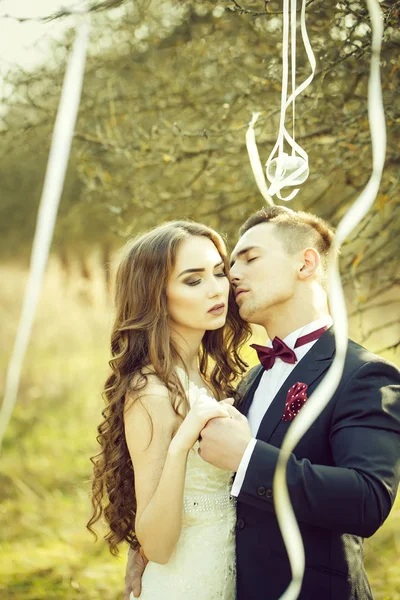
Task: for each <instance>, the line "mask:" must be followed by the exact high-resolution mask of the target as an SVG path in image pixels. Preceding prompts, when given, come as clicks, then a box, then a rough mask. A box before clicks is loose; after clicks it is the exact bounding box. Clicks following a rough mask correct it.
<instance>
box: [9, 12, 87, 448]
mask: <svg viewBox="0 0 400 600" xmlns="http://www.w3.org/2000/svg"><path fill="white" fill-rule="evenodd" d="M78 19H79V24H78V25H77V32H76V38H75V41H74V44H73V47H72V50H71V53H70V57H69V60H68V65H67V68H66V72H65V76H64V82H63V87H62V91H61V98H60V104H59V107H58V111H57V117H56V122H55V126H54V131H53V137H52V143H51V149H50V155H49V160H48V163H47V170H46V176H45V180H44V186H43V191H42V196H41V199H40V204H39V212H38V218H37V223H36V230H35V237H34V240H33V247H32V255H31V265H30V271H29V278H28V283H27V286H26V290H25V296H24V300H23V306H22V314H21V318H20V322H19V325H18V331H17V336H16V340H15V344H14V348H13V353H12V356H11V359H10V363H9V366H8V371H7V378H6V388H5V394H4V400H3V404H2V407H1V411H0V449H1V445H2V442H3V438H4V434H5V431H6V429H7V426H8V423H9V421H10V418H11V415H12V411H13V409H14V406H15V402H16V399H17V394H18V388H19V383H20V379H21V370H22V365H23V362H24V358H25V354H26V351H27V348H28V344H29V339H30V336H31V331H32V326H33V322H34V319H35V313H36V308H37V304H38V301H39V296H40V291H41V287H42V283H43V277H44V272H45V268H46V264H47V259H48V255H49V250H50V245H51V240H52V238H53V232H54V226H55V221H56V216H57V211H58V205H59V203H60V198H61V193H62V189H63V185H64V179H65V173H66V170H67V166H68V158H69V154H70V149H71V143H72V138H73V134H74V129H75V123H76V119H77V115H78V108H79V103H80V97H81V90H82V83H83V76H84V70H85V62H86V54H87V46H88V40H89V23H88V20H87V17H82V16H79V17H78Z"/></svg>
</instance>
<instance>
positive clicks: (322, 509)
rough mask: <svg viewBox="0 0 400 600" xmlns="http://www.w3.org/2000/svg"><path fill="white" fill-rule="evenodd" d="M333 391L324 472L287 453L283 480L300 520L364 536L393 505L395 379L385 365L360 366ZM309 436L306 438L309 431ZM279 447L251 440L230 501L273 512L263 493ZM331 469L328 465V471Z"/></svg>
mask: <svg viewBox="0 0 400 600" xmlns="http://www.w3.org/2000/svg"><path fill="white" fill-rule="evenodd" d="M342 386H343V387H342V389H339V390H338V392H337V393H336V396H335V398H334V399H333V400H332V401H333V402H334V401H335V402H336V404H335V407H334V410H333V416H332V421H331V426H330V430H328V431H327V435H328V436H329V441H330V448H331V454H332V461H331V463H332V464H330V465H329V466H328V465H323V464H311V462H310V461H309V460H307V459H306V458H303V459H301V460H298V459H297V458H296V456H295V455H294V454H292V455H291V457H290V459H289V462H288V466H287V481H288V487H289V492H290V497H291V501H292V504H293V508H294V510H295V513H296V516H297V518H298V519H299V520H300V521H303V522H305V523H308V524H311V525H317V526H320V527H326V528H329V529H331V530H335V531H339V532H342V533H352V534H355V535H359V536H362V537H369V536H371V535H372V534H373V533H375V531H376V530H377V529H378V528H379V527H380V526H381V525H382V523H383V521H384V520H385V519H386V517H387V516H388V514H389V512H390V509H391V507H392V505H393V502H394V499H395V496H396V491H397V487H398V483H399V477H400V373H399V371H398V370H397V369H396V368H395V367H394V366H393V365H391V364H389V363H385V362H380V361H378V360H377V361H376V362H370V363H366V364H364V365H363V366H362V367H360V368H359V369H358V370H357V371H356V373H355V374H353V375H352V376H351V377H350V378H349V379H348V380H347V382H346V383H345V384H342ZM310 435H312V432H310ZM278 454H279V449H278V448H276V447H274V446H272V445H271V444H268V443H266V442H263V441H260V440H258V441H257V444H256V446H255V448H254V451H253V454H252V457H251V460H250V463H249V466H248V469H247V472H246V477H245V480H244V482H243V486H242V489H241V493H240V494H239V497H238V500H239V501H241V502H245V503H248V504H251V505H253V506H256V507H258V508H262V509H265V510H266V511H274V505H273V498H272V497H271V495H272V494H271V493H269V494H265V495H263V496H261V497H260V495H259V494H258V490H259V488H260V487H263V488H264V489H270V490H272V480H273V476H274V471H275V466H276V463H277V459H278ZM332 465H333V466H332Z"/></svg>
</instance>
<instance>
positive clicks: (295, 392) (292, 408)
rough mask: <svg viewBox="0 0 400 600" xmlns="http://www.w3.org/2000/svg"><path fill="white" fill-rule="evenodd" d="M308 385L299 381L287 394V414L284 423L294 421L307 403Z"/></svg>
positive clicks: (283, 419) (284, 415)
mask: <svg viewBox="0 0 400 600" xmlns="http://www.w3.org/2000/svg"><path fill="white" fill-rule="evenodd" d="M307 390H308V385H307V384H306V383H302V382H301V381H298V382H297V383H295V384H294V385H292V387H291V388H290V390H289V391H288V393H287V396H286V404H285V412H284V413H283V417H282V421H293V419H294V418H295V416H296V415H297V413H298V412H299V410H300V409H301V407H302V406H304V404H305V403H306V402H307Z"/></svg>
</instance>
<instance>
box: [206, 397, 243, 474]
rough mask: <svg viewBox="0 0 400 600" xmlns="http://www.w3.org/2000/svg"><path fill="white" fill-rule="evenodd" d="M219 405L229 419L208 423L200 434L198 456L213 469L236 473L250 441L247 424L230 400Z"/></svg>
mask: <svg viewBox="0 0 400 600" xmlns="http://www.w3.org/2000/svg"><path fill="white" fill-rule="evenodd" d="M220 404H221V405H222V406H223V407H225V408H226V410H227V411H228V412H229V416H230V417H231V418H230V419H226V418H221V417H216V418H213V419H210V420H209V421H208V423H207V425H206V426H205V427H204V428H203V429H202V431H201V433H200V448H199V455H200V456H201V458H202V459H203V460H205V461H206V462H208V463H210V464H212V465H214V466H215V467H218V468H220V469H225V470H226V471H234V472H236V471H237V470H238V467H239V465H240V461H241V460H242V457H243V454H244V451H245V450H246V448H247V445H248V443H249V442H250V440H251V439H252V435H251V431H250V427H249V422H248V420H247V419H246V417H245V416H244V415H242V414H241V413H240V412H239V411H238V410H237V409H236V408H235V407H234V406H232V404H233V399H232V398H227V399H226V400H222V401H221V402H220Z"/></svg>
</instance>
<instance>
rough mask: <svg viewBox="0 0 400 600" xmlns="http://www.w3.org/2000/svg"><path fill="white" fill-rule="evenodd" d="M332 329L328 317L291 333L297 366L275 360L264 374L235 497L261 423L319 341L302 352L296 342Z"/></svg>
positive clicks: (288, 341) (287, 341)
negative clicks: (280, 391) (301, 338)
mask: <svg viewBox="0 0 400 600" xmlns="http://www.w3.org/2000/svg"><path fill="white" fill-rule="evenodd" d="M331 325H332V318H331V317H330V316H329V315H328V316H326V317H323V318H322V319H318V320H317V321H313V322H312V323H308V325H305V326H304V327H300V329H296V331H292V333H289V335H288V336H286V337H285V339H284V340H283V341H284V342H285V344H287V345H288V346H289V348H292V350H294V352H295V354H296V358H297V361H296V362H295V363H294V364H290V363H286V362H284V361H283V360H281V359H280V358H279V357H278V358H276V359H275V363H274V366H273V367H272V368H271V369H269V370H268V371H264V373H263V375H262V377H261V380H260V383H259V384H258V387H257V389H256V391H255V393H254V398H253V401H252V403H251V406H250V409H249V412H248V414H247V419H248V421H249V425H250V431H251V433H252V435H253V438H252V439H251V440H250V442H249V443H248V445H247V448H246V450H245V452H244V454H243V457H242V460H241V462H240V465H239V468H238V470H237V473H236V476H235V479H234V481H233V486H232V490H231V495H232V496H238V495H239V493H240V490H241V488H242V484H243V481H244V478H245V475H246V470H247V467H248V465H249V462H250V459H251V456H252V454H253V450H254V446H255V445H256V442H257V433H258V430H259V427H260V425H261V421H262V420H263V418H264V416H265V413H266V412H267V410H268V408H269V407H270V405H271V403H272V401H273V399H274V398H275V396H276V394H277V392H278V391H279V389H280V388H281V387H282V385H283V384H284V383H285V381H286V379H287V378H288V377H289V375H290V373H291V372H292V371H293V369H294V368H295V367H296V366H297V365H298V364H299V362H300V361H301V359H302V358H303V357H304V356H305V355H306V354H307V352H308V351H309V350H310V349H311V348H312V347H313V345H314V344H315V342H316V341H317V340H314V341H312V342H309V343H308V344H304V345H303V346H300V347H299V348H295V347H294V346H295V343H296V342H297V339H298V338H299V337H301V336H303V335H307V334H308V333H312V332H313V331H316V330H317V329H320V328H321V327H331ZM267 345H268V346H269V347H270V348H271V347H272V343H271V341H268V344H267Z"/></svg>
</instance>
